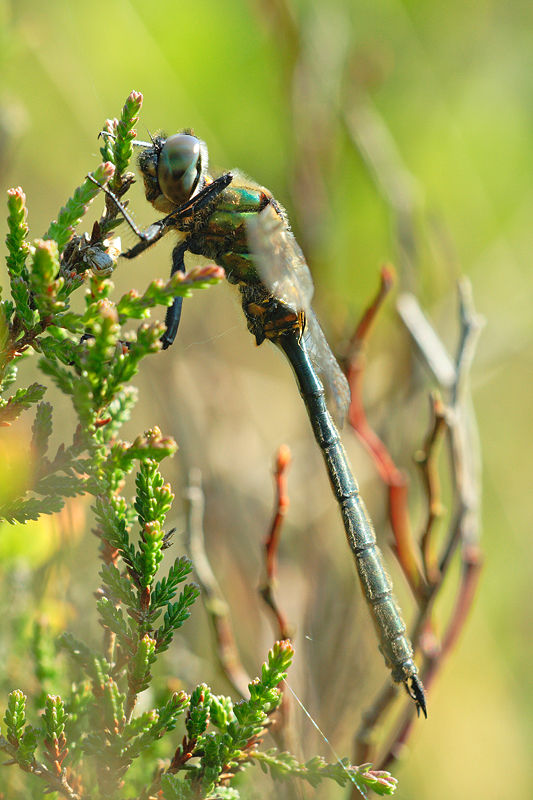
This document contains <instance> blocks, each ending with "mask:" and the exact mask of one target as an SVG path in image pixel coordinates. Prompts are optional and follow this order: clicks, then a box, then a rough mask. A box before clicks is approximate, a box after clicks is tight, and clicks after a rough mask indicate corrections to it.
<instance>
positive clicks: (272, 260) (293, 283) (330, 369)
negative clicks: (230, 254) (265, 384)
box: [247, 204, 350, 425]
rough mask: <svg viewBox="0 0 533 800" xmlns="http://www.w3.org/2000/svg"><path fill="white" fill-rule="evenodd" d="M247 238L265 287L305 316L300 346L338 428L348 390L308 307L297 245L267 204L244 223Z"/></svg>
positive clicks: (307, 276)
mask: <svg viewBox="0 0 533 800" xmlns="http://www.w3.org/2000/svg"><path fill="white" fill-rule="evenodd" d="M247 236H248V241H249V244H250V250H251V252H252V254H253V256H254V259H255V263H256V266H257V270H258V272H259V275H260V277H261V280H262V281H263V283H264V284H265V286H266V287H267V288H268V289H269V290H270V291H271V292H272V294H273V295H274V296H275V297H277V298H278V299H279V300H281V301H282V302H283V303H285V304H286V305H287V306H289V308H292V309H293V311H303V312H304V313H305V318H306V330H305V332H304V335H303V343H304V345H305V348H306V350H307V352H308V353H309V356H310V358H311V361H312V362H313V364H314V366H315V367H316V369H317V371H318V372H319V374H320V378H321V380H322V383H323V384H324V386H325V388H326V389H327V390H328V393H329V394H330V395H331V399H332V401H333V404H334V411H335V413H334V416H335V418H336V421H337V422H338V423H339V424H341V425H342V421H343V420H344V417H345V416H346V411H347V408H348V405H349V403H350V389H349V386H348V382H347V380H346V378H345V376H344V374H343V373H342V371H341V369H340V367H339V365H338V363H337V360H336V358H335V356H334V355H333V353H332V352H331V350H330V347H329V345H328V343H327V341H326V337H325V336H324V332H323V331H322V328H321V327H320V324H319V322H318V319H317V318H316V315H315V313H314V311H313V309H312V308H311V299H312V297H313V290H314V286H313V279H312V277H311V273H310V271H309V267H308V266H307V263H306V260H305V258H304V254H303V253H302V251H301V249H300V247H299V245H298V242H297V241H296V239H295V238H294V236H293V234H292V233H291V231H290V230H289V228H288V226H287V224H286V223H285V221H284V220H283V219H282V218H281V217H279V216H278V215H277V214H276V212H275V210H274V207H273V206H272V205H270V204H269V205H268V206H266V208H264V209H263V211H261V212H260V213H259V214H254V215H253V216H251V217H250V218H249V219H248V220H247Z"/></svg>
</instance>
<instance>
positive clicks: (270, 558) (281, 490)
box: [259, 444, 292, 639]
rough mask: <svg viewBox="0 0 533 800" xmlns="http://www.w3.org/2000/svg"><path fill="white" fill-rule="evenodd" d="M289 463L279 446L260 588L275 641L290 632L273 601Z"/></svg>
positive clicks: (287, 453)
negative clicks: (272, 620) (274, 626)
mask: <svg viewBox="0 0 533 800" xmlns="http://www.w3.org/2000/svg"><path fill="white" fill-rule="evenodd" d="M290 462H291V451H290V450H289V448H288V447H287V445H284V444H283V445H281V447H280V448H279V450H278V454H277V456H276V466H275V470H274V482H275V485H276V498H275V502H274V515H273V518H272V524H271V526H270V531H269V533H268V536H267V538H266V540H265V566H266V580H265V583H264V585H263V586H262V587H261V589H260V590H259V591H260V594H261V597H262V598H263V600H264V601H265V603H266V604H267V605H268V607H269V608H270V609H271V610H272V612H273V614H274V616H275V618H276V624H277V629H278V633H277V634H276V638H277V639H290V638H291V633H292V632H291V630H290V626H289V625H288V623H287V621H286V619H285V616H284V615H283V613H282V612H281V610H280V609H279V607H278V605H277V604H276V601H275V599H274V582H275V578H276V571H277V553H278V547H279V540H280V536H281V528H282V525H283V521H284V519H285V515H286V514H287V510H288V508H289V496H288V494H287V481H286V472H287V470H288V468H289V465H290Z"/></svg>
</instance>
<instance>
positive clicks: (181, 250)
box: [161, 242, 187, 350]
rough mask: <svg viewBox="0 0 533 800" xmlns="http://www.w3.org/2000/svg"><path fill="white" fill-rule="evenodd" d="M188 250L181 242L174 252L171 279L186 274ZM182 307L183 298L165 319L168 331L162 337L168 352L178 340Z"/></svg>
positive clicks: (169, 311)
mask: <svg viewBox="0 0 533 800" xmlns="http://www.w3.org/2000/svg"><path fill="white" fill-rule="evenodd" d="M186 250H187V245H186V243H185V242H180V243H179V244H177V245H176V247H175V248H174V250H173V251H172V269H171V271H170V277H172V276H173V275H174V274H175V273H176V272H185V261H184V256H185V251H186ZM182 305H183V297H176V298H175V299H174V302H173V303H172V305H171V306H170V308H169V309H168V311H167V315H166V317H165V325H166V330H165V332H164V334H163V336H162V337H161V342H162V345H163V350H166V349H167V348H168V347H170V345H171V344H172V343H173V342H174V339H175V338H176V333H177V332H178V327H179V324H180V317H181V307H182Z"/></svg>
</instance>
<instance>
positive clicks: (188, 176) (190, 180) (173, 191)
mask: <svg viewBox="0 0 533 800" xmlns="http://www.w3.org/2000/svg"><path fill="white" fill-rule="evenodd" d="M200 156H201V147H200V140H199V139H197V138H196V136H189V134H186V133H176V134H174V136H169V137H168V139H167V140H166V142H165V144H164V145H163V148H162V150H161V152H160V154H159V159H158V162H157V180H158V181H159V186H160V188H161V191H162V192H163V194H164V195H165V197H166V198H167V199H168V200H170V201H171V202H173V203H175V204H176V205H178V206H181V205H183V203H186V202H187V200H188V199H189V198H190V197H191V195H192V193H193V191H194V189H195V188H196V184H197V183H198V178H199V176H200V173H201V168H202V165H201V157H200Z"/></svg>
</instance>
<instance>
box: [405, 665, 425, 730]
mask: <svg viewBox="0 0 533 800" xmlns="http://www.w3.org/2000/svg"><path fill="white" fill-rule="evenodd" d="M405 688H406V689H407V694H408V695H409V697H412V698H413V700H414V701H415V703H416V713H417V714H418V716H420V711H421V710H422V713H423V715H424V717H425V718H426V719H427V718H428V715H427V709H426V694H425V692H424V687H423V685H422V681H421V680H420V678H419V677H418V675H416V674H415V675H410V676H409V677H408V678H407V679H406V680H405Z"/></svg>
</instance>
